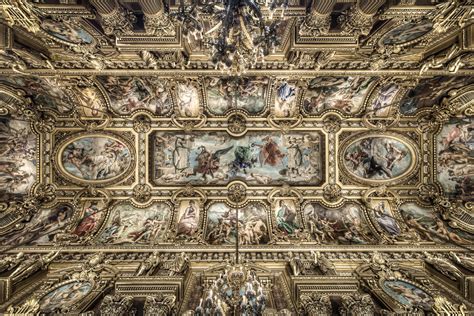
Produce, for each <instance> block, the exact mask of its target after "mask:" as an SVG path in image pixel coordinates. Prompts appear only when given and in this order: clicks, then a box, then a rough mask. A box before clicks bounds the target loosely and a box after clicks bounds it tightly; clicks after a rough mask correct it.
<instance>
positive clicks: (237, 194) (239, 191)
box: [227, 183, 247, 204]
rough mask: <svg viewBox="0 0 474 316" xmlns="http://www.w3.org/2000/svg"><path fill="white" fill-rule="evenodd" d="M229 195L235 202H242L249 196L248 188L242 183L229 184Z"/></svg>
mask: <svg viewBox="0 0 474 316" xmlns="http://www.w3.org/2000/svg"><path fill="white" fill-rule="evenodd" d="M227 197H228V198H229V200H230V201H231V202H233V203H236V204H238V203H242V202H243V201H245V199H246V197H247V188H246V187H245V185H243V184H242V183H233V184H231V185H230V186H229V190H228V194H227Z"/></svg>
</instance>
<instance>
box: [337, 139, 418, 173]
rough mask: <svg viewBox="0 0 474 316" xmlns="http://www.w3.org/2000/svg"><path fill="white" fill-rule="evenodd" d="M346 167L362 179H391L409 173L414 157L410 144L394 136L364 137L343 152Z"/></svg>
mask: <svg viewBox="0 0 474 316" xmlns="http://www.w3.org/2000/svg"><path fill="white" fill-rule="evenodd" d="M343 155H344V160H343V161H344V167H345V168H346V170H348V172H349V173H350V174H352V175H354V176H355V177H357V178H360V179H368V180H389V179H393V178H397V177H399V176H402V175H403V174H405V173H407V172H408V171H409V170H410V168H411V166H412V162H413V159H414V157H412V152H411V151H410V149H409V145H407V144H405V143H404V142H402V141H400V140H398V139H396V138H392V137H363V138H361V139H360V140H357V141H355V142H353V143H351V144H350V145H349V146H348V147H347V149H346V150H345V151H344V153H343Z"/></svg>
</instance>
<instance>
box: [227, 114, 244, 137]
mask: <svg viewBox="0 0 474 316" xmlns="http://www.w3.org/2000/svg"><path fill="white" fill-rule="evenodd" d="M227 124H228V127H227V129H228V130H229V132H230V134H231V135H235V136H237V135H238V136H240V135H243V134H244V133H245V131H246V130H247V126H246V125H247V119H246V118H245V116H243V115H242V114H239V113H234V114H232V115H231V116H229V119H228V120H227Z"/></svg>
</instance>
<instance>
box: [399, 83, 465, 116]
mask: <svg viewBox="0 0 474 316" xmlns="http://www.w3.org/2000/svg"><path fill="white" fill-rule="evenodd" d="M473 82H474V76H470V77H463V76H458V77H456V76H455V77H448V76H446V77H444V76H437V77H433V78H426V79H421V80H420V82H419V83H418V85H416V86H415V87H413V88H411V89H409V90H408V91H407V92H405V95H404V96H403V97H402V99H401V101H400V113H402V114H405V115H413V114H415V113H416V112H417V110H419V109H421V108H426V107H432V106H434V105H438V104H440V103H441V101H442V99H443V98H444V97H447V96H448V92H449V91H450V90H453V89H458V88H461V87H463V86H467V85H469V84H471V83H473Z"/></svg>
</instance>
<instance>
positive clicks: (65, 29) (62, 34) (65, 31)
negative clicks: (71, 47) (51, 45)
mask: <svg viewBox="0 0 474 316" xmlns="http://www.w3.org/2000/svg"><path fill="white" fill-rule="evenodd" d="M41 27H42V28H43V30H44V31H45V32H46V33H48V34H49V35H51V36H53V37H56V38H57V39H59V40H61V41H64V42H67V43H69V44H75V45H83V44H91V43H92V42H93V41H94V38H93V37H92V35H91V34H89V33H88V32H87V31H85V30H84V29H83V28H82V27H80V26H78V25H74V24H73V23H71V22H65V21H55V20H53V19H45V20H43V21H42V23H41Z"/></svg>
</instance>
